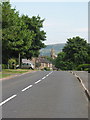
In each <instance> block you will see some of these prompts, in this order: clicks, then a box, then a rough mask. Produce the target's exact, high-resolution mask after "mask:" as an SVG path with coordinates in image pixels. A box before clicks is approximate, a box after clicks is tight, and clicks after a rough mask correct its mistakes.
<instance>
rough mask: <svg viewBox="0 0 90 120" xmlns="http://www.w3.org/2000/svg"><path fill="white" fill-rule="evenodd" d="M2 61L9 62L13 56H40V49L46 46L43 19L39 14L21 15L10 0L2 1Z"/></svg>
mask: <svg viewBox="0 0 90 120" xmlns="http://www.w3.org/2000/svg"><path fill="white" fill-rule="evenodd" d="M2 21H3V22H2V53H3V55H2V59H3V60H2V62H3V63H4V64H7V62H8V59H10V58H11V57H13V58H17V57H18V56H19V54H20V55H21V57H26V58H31V57H32V56H38V55H39V50H40V49H41V48H43V47H45V45H44V43H42V41H44V40H46V36H45V34H46V33H45V32H44V31H43V30H41V28H42V27H43V21H44V20H41V18H40V17H39V16H37V17H35V16H33V17H32V18H29V17H28V16H24V15H23V16H22V17H20V16H19V12H17V11H16V9H15V8H14V9H13V8H11V5H10V3H9V2H2ZM7 53H8V54H7Z"/></svg>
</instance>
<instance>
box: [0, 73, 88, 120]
mask: <svg viewBox="0 0 90 120" xmlns="http://www.w3.org/2000/svg"><path fill="white" fill-rule="evenodd" d="M0 107H2V117H3V118H88V101H87V97H86V95H85V93H84V90H83V88H82V86H81V84H80V83H79V81H78V80H77V79H76V78H75V76H74V75H72V74H71V73H69V72H67V71H37V72H34V73H28V74H25V75H22V76H18V77H15V78H12V79H7V80H3V82H2V102H1V103H0Z"/></svg>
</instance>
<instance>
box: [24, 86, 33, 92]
mask: <svg viewBox="0 0 90 120" xmlns="http://www.w3.org/2000/svg"><path fill="white" fill-rule="evenodd" d="M32 86H33V85H29V86H28V87H26V88H24V89H23V90H22V92H24V91H25V90H27V89H29V88H30V87H32Z"/></svg>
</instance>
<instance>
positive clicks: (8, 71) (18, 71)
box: [0, 69, 32, 78]
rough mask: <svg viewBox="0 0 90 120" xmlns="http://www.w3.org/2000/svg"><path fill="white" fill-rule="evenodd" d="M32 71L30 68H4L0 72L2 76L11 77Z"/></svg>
mask: <svg viewBox="0 0 90 120" xmlns="http://www.w3.org/2000/svg"><path fill="white" fill-rule="evenodd" d="M30 71H32V70H28V69H3V70H2V73H0V78H5V77H9V76H11V75H19V74H22V73H26V72H30Z"/></svg>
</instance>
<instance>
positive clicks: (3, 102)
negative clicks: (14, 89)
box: [0, 95, 17, 106]
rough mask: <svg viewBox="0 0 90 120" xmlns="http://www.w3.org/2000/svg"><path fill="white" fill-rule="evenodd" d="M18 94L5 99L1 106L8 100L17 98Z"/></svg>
mask: <svg viewBox="0 0 90 120" xmlns="http://www.w3.org/2000/svg"><path fill="white" fill-rule="evenodd" d="M16 96H17V95H13V96H11V97H10V98H8V99H6V100H5V101H3V102H1V103H0V106H2V105H3V104H5V103H6V102H8V101H10V100H11V99H13V98H15V97H16Z"/></svg>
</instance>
